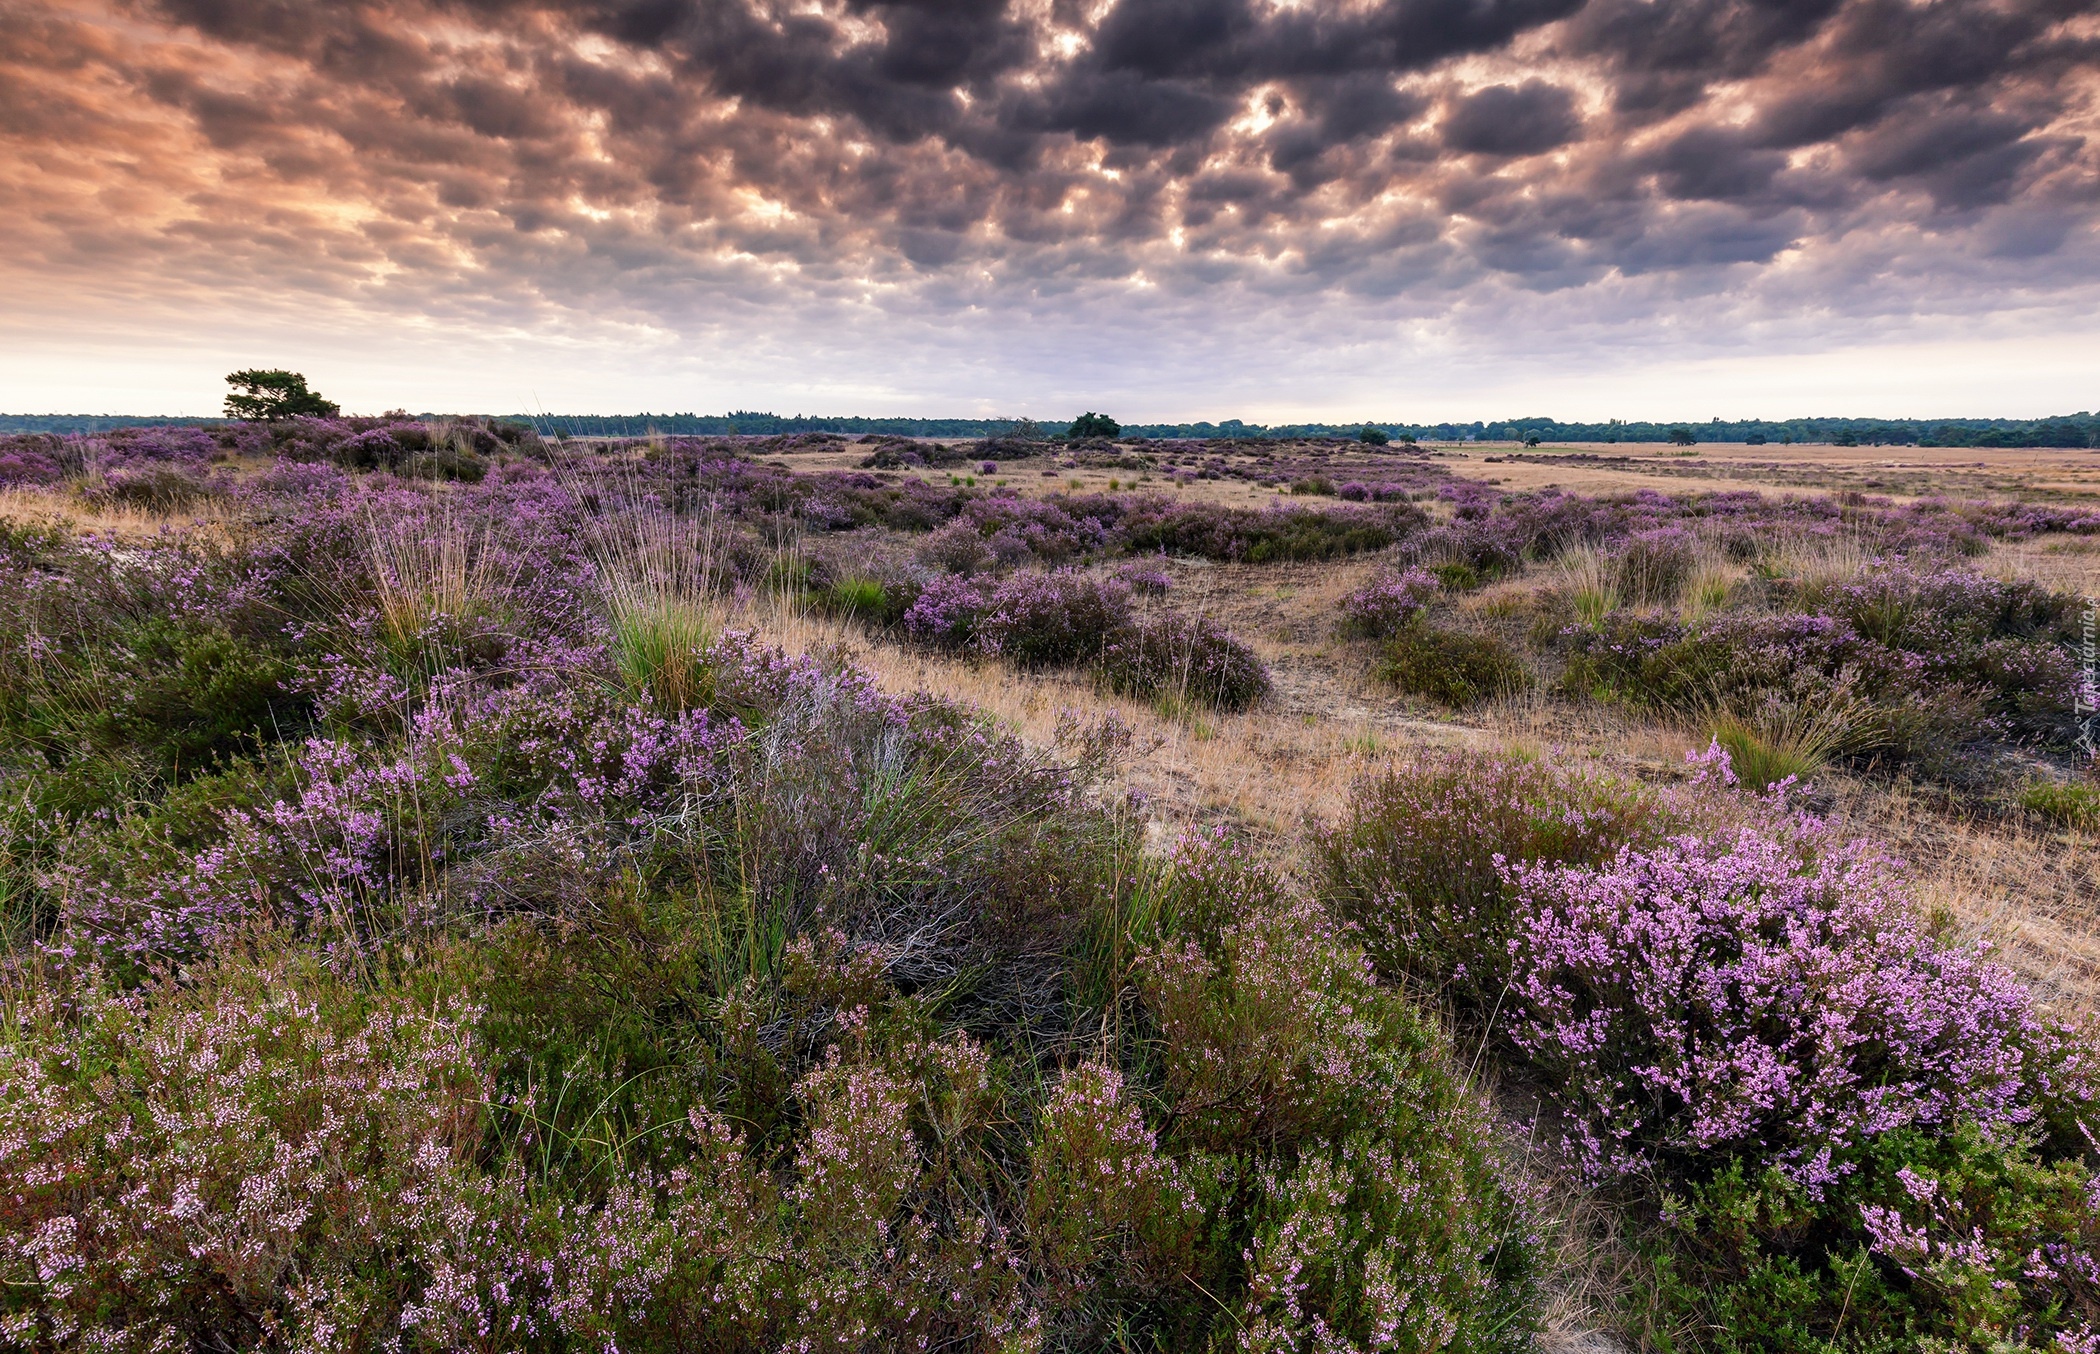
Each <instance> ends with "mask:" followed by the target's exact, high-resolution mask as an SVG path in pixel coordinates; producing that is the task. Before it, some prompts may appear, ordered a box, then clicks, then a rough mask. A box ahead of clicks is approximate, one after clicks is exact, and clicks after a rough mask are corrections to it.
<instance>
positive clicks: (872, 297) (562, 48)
mask: <svg viewBox="0 0 2100 1354" xmlns="http://www.w3.org/2000/svg"><path fill="white" fill-rule="evenodd" d="M2096 303H2100V0H895V2H889V0H369V2H364V0H0V410H5V411H7V412H14V413H45V412H67V413H104V412H107V413H168V414H177V413H181V414H207V413H212V412H215V410H216V408H217V405H218V401H219V399H220V397H221V396H222V395H223V394H224V389H225V388H224V385H223V383H222V381H221V377H222V376H223V375H224V373H226V372H227V371H230V370H232V369H234V368H237V367H251V366H271V367H279V366H281V367H290V368H293V369H296V370H300V371H303V372H304V373H305V374H306V375H307V376H308V377H309V379H310V380H311V381H312V383H313V385H314V386H315V388H316V389H318V390H320V391H322V392H323V393H324V394H326V395H328V396H329V397H331V398H333V399H336V400H339V401H340V402H341V403H342V404H343V405H344V406H345V408H346V409H347V410H351V411H356V412H378V411H380V410H382V409H386V408H395V407H399V408H409V409H427V410H453V411H489V412H537V411H546V412H561V413H616V412H632V411H641V410H651V411H685V410H691V411H700V412H715V411H722V410H726V409H731V408H742V409H762V410H769V411H773V412H778V413H807V414H868V415H875V414H905V415H914V414H915V415H925V416H936V415H948V416H1017V415H1029V416H1033V417H1037V418H1068V417H1070V416H1071V415H1073V414H1074V413H1076V412H1078V411H1079V409H1080V408H1082V407H1083V408H1089V409H1101V410H1104V411H1107V412H1110V413H1112V414H1114V415H1115V416H1117V417H1119V418H1122V419H1124V420H1125V421H1156V420H1169V419H1198V418H1211V419H1223V418H1228V417H1240V418H1245V419H1248V420H1249V421H1259V422H1276V421H1294V420H1299V419H1324V420H1334V421H1342V420H1348V419H1355V418H1377V419H1386V420H1407V421H1431V420H1446V419H1474V418H1497V417H1506V416H1519V415H1533V414H1549V415H1553V416H1557V417H1561V418H1569V419H1575V418H1583V419H1590V418H1600V419H1601V418H1608V417H1623V418H1657V419H1679V418H1700V419H1704V418H1709V417H1724V418H1747V417H1762V418H1781V417H1790V416H1799V415H1819V414H1822V415H1843V414H1849V415H1858V416H1869V415H1872V416H1884V417H1916V418H1932V417H1944V416H1955V415H1982V416H2000V417H2033V416H2038V415H2043V414H2050V413H2064V412H2070V411H2074V410H2083V409H2090V408H2094V407H2096V406H2100V304H2096Z"/></svg>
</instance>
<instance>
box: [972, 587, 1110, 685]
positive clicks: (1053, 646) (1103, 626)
mask: <svg viewBox="0 0 2100 1354" xmlns="http://www.w3.org/2000/svg"><path fill="white" fill-rule="evenodd" d="M1130 625H1131V611H1130V589H1129V587H1128V586H1127V585H1125V584H1123V583H1120V582H1118V581H1116V580H1114V579H1099V578H1093V577H1090V576H1089V575H1086V574H1083V573H1079V572H1076V571H1060V572H1057V573H1016V574H1010V575H1008V576H1007V577H1006V578H1004V579H1001V580H1000V581H999V582H998V583H997V584H996V585H994V586H993V587H992V589H991V590H990V591H989V592H988V593H987V595H986V597H985V609H984V612H983V614H982V615H981V616H980V617H979V618H978V621H977V626H976V631H975V637H976V640H977V643H978V644H979V645H980V646H982V647H983V648H984V649H985V650H986V651H987V652H989V653H995V654H998V655H1000V656H1001V657H1003V658H1005V659H1007V660H1008V661H1010V662H1012V663H1015V664H1017V665H1018V666H1021V667H1024V668H1026V667H1052V666H1062V665H1066V664H1074V663H1084V662H1088V661H1091V660H1093V659H1095V658H1098V657H1099V656H1100V654H1101V653H1102V652H1103V650H1104V649H1106V648H1107V646H1108V645H1109V643H1110V642H1111V641H1112V640H1114V639H1115V638H1116V637H1117V636H1119V635H1121V634H1122V633H1123V632H1124V631H1126V630H1128V629H1129V628H1130Z"/></svg>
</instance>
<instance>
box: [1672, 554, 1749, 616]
mask: <svg viewBox="0 0 2100 1354" xmlns="http://www.w3.org/2000/svg"><path fill="white" fill-rule="evenodd" d="M1735 579H1736V575H1735V571H1734V570H1732V569H1730V568H1728V567H1727V566H1726V565H1725V564H1722V563H1720V562H1718V561H1714V560H1702V561H1700V563H1699V565H1698V566H1697V567H1696V568H1694V569H1693V570H1692V576H1691V577H1690V578H1689V579H1687V580H1686V581H1685V585H1684V595H1683V596H1682V598H1681V599H1680V600H1679V601H1678V604H1677V611H1678V614H1679V615H1681V616H1682V617H1684V619H1685V620H1686V621H1687V622H1690V623H1695V624H1696V623H1697V622H1699V621H1702V620H1704V619H1706V618H1707V617H1708V616H1711V615H1712V614H1713V613H1715V612H1716V611H1719V610H1721V609H1722V608H1723V607H1726V606H1727V605H1728V599H1729V597H1730V596H1731V595H1732V594H1733V593H1734V591H1735Z"/></svg>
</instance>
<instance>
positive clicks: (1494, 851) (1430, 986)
mask: <svg viewBox="0 0 2100 1354" xmlns="http://www.w3.org/2000/svg"><path fill="white" fill-rule="evenodd" d="M1686 812H1688V810H1687V809H1686V808H1685V807H1684V806H1682V805H1679V804H1676V803H1673V802H1671V801H1669V800H1665V799H1663V798H1661V797H1659V796H1658V795H1657V794H1655V793H1654V792H1652V791H1649V790H1646V789H1643V788H1642V787H1640V786H1639V785H1637V784H1635V783H1632V782H1628V781H1623V780H1619V779H1617V778H1614V777H1611V776H1606V775H1601V774H1597V773H1591V772H1581V771H1574V770H1570V769H1566V768H1563V767H1558V766H1555V765H1552V764H1550V763H1548V762H1545V761H1542V760H1539V759H1537V758H1532V757H1523V756H1515V755H1508V754H1502V755H1495V756H1479V755H1468V754H1463V753H1449V754H1443V755H1435V756H1426V757H1422V758H1418V759H1416V760H1413V761H1410V762H1407V763H1405V764H1403V765H1400V766H1396V767H1393V768H1391V769H1390V770H1387V771H1384V772H1381V773H1379V774H1378V775H1376V776H1372V777H1370V778H1368V779H1366V780H1364V781H1362V782H1360V783H1359V784H1358V785H1357V787H1356V791H1355V794H1354V795H1353V796H1352V797H1351V799H1350V805H1349V811H1348V813H1347V814H1346V815H1345V816H1344V817H1343V818H1342V819H1341V820H1340V821H1338V822H1337V823H1335V824H1332V825H1330V826H1328V827H1325V828H1323V829H1321V831H1320V832H1319V834H1318V835H1317V836H1316V838H1315V845H1316V848H1317V851H1318V859H1319V869H1320V878H1321V881H1322V884H1321V893H1322V896H1323V897H1325V898H1327V899H1328V900H1329V901H1330V902H1331V904H1332V905H1333V906H1334V907H1335V908H1336V910H1337V911H1338V912H1340V914H1341V915H1342V916H1344V917H1346V918H1347V919H1348V920H1350V921H1351V922H1353V923H1354V924H1355V925H1356V926H1357V927H1358V928H1359V931H1360V934H1361V936H1362V938H1363V944H1364V946H1365V948H1366V949H1367V950H1368V951H1369V952H1370V954H1371V956H1372V957H1373V958H1374V959H1375V960H1376V961H1377V963H1378V966H1379V968H1380V970H1381V971H1382V972H1384V973H1387V974H1389V975H1391V976H1393V977H1396V978H1400V979H1403V980H1405V981H1407V982H1408V983H1409V984H1411V985H1413V986H1414V987H1416V988H1417V989H1418V990H1427V991H1431V992H1435V993H1438V994H1440V995H1443V996H1445V997H1448V998H1451V999H1454V1000H1456V1001H1458V1002H1459V1003H1460V1004H1461V1005H1467V1006H1474V1007H1479V1008H1482V1009H1486V1008H1491V1007H1493V1006H1494V1005H1495V1004H1496V1003H1497V1002H1498V1001H1499V1000H1500V999H1501V998H1502V997H1503V994H1504V993H1505V991H1506V987H1507V983H1508V981H1509V968H1508V958H1507V954H1508V947H1509V945H1510V943H1511V941H1512V940H1513V938H1514V937H1515V935H1516V929H1517V927H1518V925H1519V921H1520V916H1521V914H1520V913H1519V912H1518V910H1517V909H1516V907H1515V905H1514V902H1513V900H1512V897H1511V893H1510V888H1509V885H1508V881H1507V880H1506V879H1505V878H1504V876H1503V872H1502V867H1503V865H1504V864H1505V863H1534V862H1536V863H1548V864H1551V863H1573V864H1585V865H1599V864H1603V863H1605V862H1607V861H1609V860H1611V859H1612V858H1613V857H1614V856H1616V855H1617V854H1618V852H1619V851H1620V850H1621V849H1622V848H1625V847H1627V846H1630V845H1641V844H1646V843H1649V842H1653V841H1655V840H1658V839H1659V838H1660V837H1661V836H1662V835H1664V834H1665V833H1667V832H1669V831H1673V830H1675V829H1676V828H1677V827H1678V826H1679V825H1680V824H1682V823H1683V822H1685V821H1686V820H1685V816H1684V815H1685V814H1686Z"/></svg>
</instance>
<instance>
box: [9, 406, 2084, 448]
mask: <svg viewBox="0 0 2100 1354" xmlns="http://www.w3.org/2000/svg"><path fill="white" fill-rule="evenodd" d="M420 417H423V418H434V417H438V416H437V415H433V414H424V415H420ZM505 417H507V418H510V419H513V420H515V421H517V422H520V423H529V424H531V425H532V426H534V427H535V428H538V429H539V430H540V432H541V434H542V435H545V436H557V435H558V436H566V437H640V436H644V435H646V434H649V433H663V434H666V435H670V436H691V435H701V436H707V435H724V434H754V433H755V434H774V433H796V432H828V433H843V434H848V435H854V434H865V433H877V434H888V435H891V436H900V437H958V438H961V437H993V436H999V435H1002V434H1012V433H1014V432H1017V431H1024V432H1025V431H1027V430H1029V429H1031V428H1033V429H1034V430H1036V431H1040V432H1042V433H1045V434H1056V433H1062V432H1064V431H1065V429H1066V428H1067V427H1069V426H1070V425H1069V424H1065V423H1057V422H1043V423H1038V424H1030V423H1029V421H1028V420H1025V419H1012V418H820V417H814V416H805V415H801V414H795V415H781V414H762V413H752V412H748V411H742V410H740V411H737V412H735V413H728V414H551V415H550V414H511V415H506V416H505ZM219 421H220V420H217V419H203V418H145V417H139V418H131V417H119V416H111V415H96V414H0V433H35V432H48V433H92V432H104V431H107V430H109V429H111V428H125V427H136V426H139V425H142V424H153V423H173V424H185V425H204V424H209V423H215V422H219ZM1365 426H1367V425H1365V424H1361V423H1289V424H1273V425H1266V424H1260V423H1244V422H1241V421H1240V420H1239V419H1236V418H1232V419H1226V420H1225V421H1223V422H1222V423H1126V424H1124V425H1123V435H1124V436H1126V437H1195V438H1211V437H1227V438H1231V437H1272V438H1273V437H1333V436H1344V437H1346V436H1352V435H1354V434H1355V433H1356V432H1357V431H1358V430H1359V429H1361V428H1363V427H1365ZM1368 426H1370V427H1375V428H1381V429H1383V430H1384V431H1385V432H1386V433H1387V434H1388V435H1390V436H1392V437H1395V438H1404V437H1412V438H1415V439H1416V440H1418V441H1423V442H1462V441H1466V440H1468V439H1471V440H1475V441H1481V442H1522V441H1527V440H1529V439H1530V438H1534V437H1536V438H1538V439H1539V441H1541V442H1671V441H1679V442H1681V441H1684V440H1686V437H1687V435H1688V436H1689V439H1690V440H1691V441H1693V442H1749V443H1753V444H1754V443H1769V444H1786V443H1819V444H1825V445H1830V444H1835V445H1838V446H1920V447H2100V414H2095V413H2089V412H2080V413H2076V414H2062V415H2058V416H2056V417H2053V418H2041V419H2011V418H1790V419H1743V420H1736V421H1733V422H1731V421H1729V420H1726V419H1718V418H1717V419H1714V420H1712V421H1710V422H1707V423H1651V422H1635V423H1629V422H1625V421H1623V420H1621V419H1612V420H1611V421H1609V422H1606V423H1563V422H1561V421H1560V420H1559V419H1554V418H1544V417H1539V418H1510V419H1502V420H1500V421H1498V422H1492V423H1373V424H1370V425H1368Z"/></svg>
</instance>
